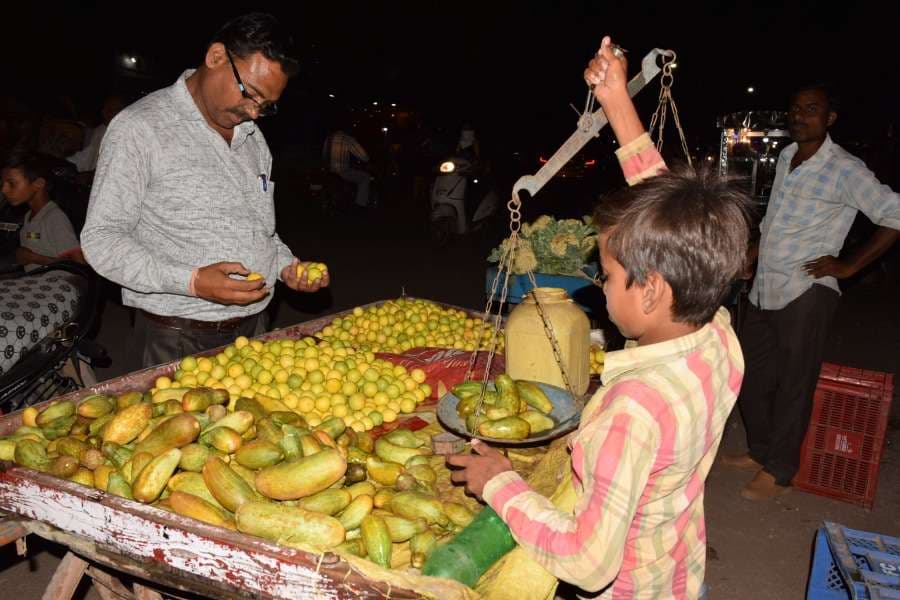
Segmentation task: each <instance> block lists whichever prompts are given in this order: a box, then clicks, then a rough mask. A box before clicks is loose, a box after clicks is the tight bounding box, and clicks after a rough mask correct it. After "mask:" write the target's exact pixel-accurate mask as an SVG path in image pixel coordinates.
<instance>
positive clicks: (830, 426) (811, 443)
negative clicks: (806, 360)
mask: <svg viewBox="0 0 900 600" xmlns="http://www.w3.org/2000/svg"><path fill="white" fill-rule="evenodd" d="M893 394H894V376H893V375H892V374H890V373H882V372H880V371H866V370H863V369H855V368H852V367H843V366H840V365H835V364H831V363H823V365H822V371H821V373H820V375H819V383H818V385H817V386H816V392H815V396H814V398H813V410H812V415H811V417H810V420H809V429H808V430H807V432H806V438H805V439H804V441H803V450H802V455H801V457H800V470H799V471H798V472H797V475H796V476H795V477H794V486H795V487H796V488H798V489H801V490H804V491H807V492H811V493H814V494H819V495H821V496H826V497H828V498H835V499H837V500H844V501H846V502H852V503H853V504H859V505H862V506H864V507H866V508H872V504H873V503H874V501H875V490H876V487H877V485H878V469H879V467H880V462H881V451H882V448H883V447H884V439H885V432H886V430H887V424H888V413H889V412H890V408H891V399H892V397H893Z"/></svg>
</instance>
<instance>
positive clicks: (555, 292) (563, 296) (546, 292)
mask: <svg viewBox="0 0 900 600" xmlns="http://www.w3.org/2000/svg"><path fill="white" fill-rule="evenodd" d="M531 291H532V292H533V293H532V294H528V295H527V297H526V298H525V302H530V303H531V304H534V300H535V297H536V298H537V300H538V302H563V301H566V300H568V299H569V295H568V294H567V293H566V290H564V289H563V288H555V287H536V288H534V289H533V290H531Z"/></svg>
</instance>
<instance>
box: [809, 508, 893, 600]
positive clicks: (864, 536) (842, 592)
mask: <svg viewBox="0 0 900 600" xmlns="http://www.w3.org/2000/svg"><path fill="white" fill-rule="evenodd" d="M842 567H843V568H842ZM806 598H807V600H848V599H851V600H897V599H900V538H895V537H890V536H886V535H880V534H877V533H870V532H868V531H859V530H855V529H848V528H846V527H842V526H840V525H837V524H835V523H826V524H825V527H822V528H820V529H819V530H818V532H817V533H816V542H815V550H814V552H813V563H812V569H811V570H810V574H809V583H808V585H807V590H806Z"/></svg>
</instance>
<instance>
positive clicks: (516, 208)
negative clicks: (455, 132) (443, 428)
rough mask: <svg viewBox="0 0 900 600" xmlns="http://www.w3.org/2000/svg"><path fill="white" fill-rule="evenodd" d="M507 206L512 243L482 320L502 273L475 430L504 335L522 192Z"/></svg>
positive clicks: (471, 359)
mask: <svg viewBox="0 0 900 600" xmlns="http://www.w3.org/2000/svg"><path fill="white" fill-rule="evenodd" d="M506 207H507V209H509V244H508V247H507V250H506V253H505V254H501V256H500V261H499V263H498V264H497V275H495V276H494V281H493V282H492V283H491V293H490V296H489V297H488V300H487V306H485V309H484V317H483V320H482V323H483V324H484V326H485V327H486V326H487V320H488V319H489V318H490V316H491V311H492V310H493V304H494V298H495V297H496V295H497V288H498V287H499V282H500V278H501V276H502V277H503V287H502V289H501V290H500V303H499V306H498V307H497V314H496V315H494V330H493V332H492V333H491V340H490V343H489V344H488V355H487V360H486V361H485V366H484V374H483V375H482V378H481V383H482V386H481V394H480V395H479V397H478V402H476V404H475V412H474V414H475V419H474V421H473V425H472V430H471V431H470V432H469V433H472V434H474V433H475V430H476V429H477V428H478V423H479V419H480V418H481V412H482V410H483V408H484V397H485V394H486V393H487V383H488V381H489V380H490V377H491V366H492V365H493V363H494V356H496V354H497V342H498V340H499V338H500V329H501V327H500V326H501V324H502V323H503V306H504V305H505V304H506V299H507V295H508V293H509V277H510V274H511V273H512V267H513V264H514V261H515V254H516V250H518V246H519V231H520V229H521V228H522V201H521V200H520V199H519V195H518V194H517V193H515V192H513V196H512V198H511V199H510V201H509V202H507V203H506ZM478 345H479V346H480V345H481V341H480V340H479V344H478ZM479 354H480V352H479V350H478V349H477V348H476V350H475V351H474V352H473V353H472V356H470V357H469V366H468V368H467V369H466V377H465V380H466V381H468V380H470V379H471V377H472V374H473V373H474V370H475V364H476V363H477V361H478V355H479Z"/></svg>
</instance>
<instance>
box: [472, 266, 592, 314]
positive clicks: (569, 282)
mask: <svg viewBox="0 0 900 600" xmlns="http://www.w3.org/2000/svg"><path fill="white" fill-rule="evenodd" d="M597 270H598V266H597V264H596V263H590V264H588V265H585V267H584V269H583V271H584V273H585V275H587V276H588V277H594V276H595V275H596V274H597ZM496 276H497V267H489V268H488V270H487V273H485V287H484V291H485V293H487V294H490V293H491V285H492V284H493V282H494V277H496ZM534 279H535V282H536V283H537V285H538V287H552V288H562V289H564V290H566V293H567V294H568V295H569V297H570V298H572V299H573V300H574V301H575V302H576V303H577V304H578V305H579V306H580V307H581V308H582V309H583V310H584V311H585V312H588V313H596V312H597V311H598V310H599V311H600V312H601V313H602V312H603V310H604V309H605V307H606V301H605V300H604V298H603V291H602V290H601V289H600V288H599V287H597V286H595V285H594V284H593V283H592V282H591V281H589V280H587V279H585V278H584V277H576V276H574V275H548V274H546V273H535V274H534ZM502 285H503V280H502V279H501V280H500V283H499V285H498V289H497V300H498V301H499V299H500V289H499V286H502ZM531 288H532V285H531V281H530V280H529V279H528V275H510V276H509V290H508V291H507V297H506V299H507V302H509V303H510V304H519V303H521V302H522V298H524V297H525V295H526V294H527V293H528V292H530V291H531Z"/></svg>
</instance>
